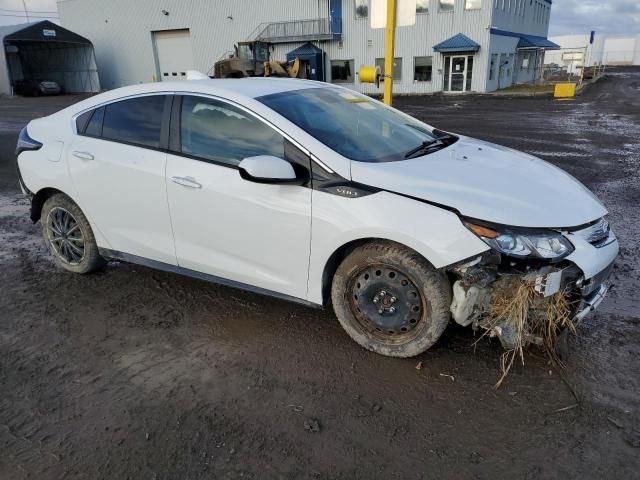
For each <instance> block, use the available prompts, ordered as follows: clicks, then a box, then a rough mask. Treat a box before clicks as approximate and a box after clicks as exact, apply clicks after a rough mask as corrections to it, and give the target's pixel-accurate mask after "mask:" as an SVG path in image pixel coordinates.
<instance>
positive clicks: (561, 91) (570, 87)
mask: <svg viewBox="0 0 640 480" xmlns="http://www.w3.org/2000/svg"><path fill="white" fill-rule="evenodd" d="M553 96H554V97H555V98H571V97H575V96H576V84H575V83H557V84H556V87H555V90H554V92H553Z"/></svg>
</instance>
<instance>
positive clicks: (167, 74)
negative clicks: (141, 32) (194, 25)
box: [153, 29, 194, 81]
mask: <svg viewBox="0 0 640 480" xmlns="http://www.w3.org/2000/svg"><path fill="white" fill-rule="evenodd" d="M153 39H154V45H155V49H156V62H157V69H158V74H159V79H160V80H161V81H167V80H178V79H183V80H184V79H185V76H186V74H187V70H193V68H194V67H193V50H192V49H191V36H190V34H189V29H185V30H165V31H162V32H153Z"/></svg>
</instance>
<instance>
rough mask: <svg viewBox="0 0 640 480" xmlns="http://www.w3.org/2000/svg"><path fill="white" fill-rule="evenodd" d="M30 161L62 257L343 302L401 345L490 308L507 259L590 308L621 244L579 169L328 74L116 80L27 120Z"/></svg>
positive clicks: (71, 266) (525, 275) (378, 341)
mask: <svg viewBox="0 0 640 480" xmlns="http://www.w3.org/2000/svg"><path fill="white" fill-rule="evenodd" d="M17 162H18V166H19V172H20V184H21V188H22V190H23V192H24V193H27V194H29V195H30V196H31V198H32V209H31V218H32V220H33V221H34V222H37V221H40V222H41V224H42V230H43V234H44V237H45V240H46V242H47V244H48V246H49V248H50V250H51V253H52V254H53V255H54V256H55V258H56V259H57V260H58V262H59V263H60V265H61V266H62V267H64V268H65V269H67V270H69V271H72V272H77V273H88V272H91V271H94V270H96V269H98V268H102V267H103V266H104V265H105V264H106V260H108V259H118V260H124V261H127V262H133V263H137V264H141V265H145V266H149V267H153V268H158V269H162V270H168V271H172V272H178V273H181V274H185V275H190V276H193V277H196V278H200V279H204V280H208V281H213V282H217V283H222V284H225V285H230V286H234V287H239V288H243V289H247V290H251V291H256V292H260V293H265V294H269V295H274V296H277V297H281V298H285V299H289V300H293V301H297V302H302V303H304V304H307V305H314V306H325V305H329V304H332V305H333V309H334V311H335V313H336V316H337V317H338V320H339V321H340V323H341V324H342V326H343V327H344V329H345V330H346V331H347V333H348V334H349V335H350V336H351V337H352V338H353V339H354V340H355V341H356V342H358V343H359V344H360V345H362V346H363V347H365V348H368V349H370V350H372V351H375V352H378V353H381V354H384V355H390V356H398V357H408V356H413V355H417V354H419V353H421V352H423V351H425V350H426V349H428V348H429V347H430V346H431V345H433V344H434V343H435V342H436V341H437V340H438V338H439V337H440V335H441V334H442V332H443V331H444V329H445V327H446V325H447V323H448V322H449V320H450V319H451V318H453V319H454V320H455V321H456V322H458V323H460V324H462V325H469V324H474V325H478V324H480V325H482V318H483V316H484V315H486V314H487V305H488V303H487V298H490V297H491V296H492V295H496V294H506V293H505V292H501V291H500V288H501V287H500V285H502V284H503V283H502V282H501V280H502V279H503V278H513V277H514V276H515V277H518V278H520V277H521V278H522V279H528V280H530V281H531V282H533V283H532V284H535V288H536V292H537V294H539V296H540V297H541V298H543V299H544V298H548V297H549V296H551V295H554V294H559V293H562V294H563V295H568V296H570V297H571V298H572V299H573V300H575V301H573V302H572V303H571V305H572V308H573V311H572V316H573V317H574V318H575V319H576V320H578V319H580V318H582V317H583V316H584V315H585V314H586V313H587V312H588V311H591V310H593V308H595V306H597V304H598V303H599V302H600V301H601V300H602V298H603V296H604V294H605V293H606V290H607V286H606V280H607V277H608V275H609V272H610V270H611V267H612V264H613V261H614V259H615V257H616V255H617V253H618V243H617V240H616V238H615V236H614V234H613V232H612V231H611V229H610V228H609V224H608V223H607V221H606V220H605V218H604V216H605V215H606V213H607V211H606V209H605V208H604V206H603V205H602V204H601V203H600V202H599V201H598V199H597V198H596V197H595V196H594V195H593V194H591V193H590V192H589V191H588V190H587V189H586V188H585V187H584V186H583V185H581V184H580V183H579V182H578V181H577V180H575V179H574V178H573V177H571V176H570V175H568V174H567V173H565V172H563V171H561V170H559V169H558V168H556V167H554V166H552V165H550V164H548V163H546V162H544V161H542V160H540V159H538V158H535V157H532V156H530V155H527V154H524V153H520V152H517V151H514V150H511V149H508V148H505V147H501V146H498V145H493V144H490V143H486V142H483V141H479V140H474V139H471V138H468V137H465V136H462V135H456V134H453V133H449V132H444V131H441V130H438V129H435V128H433V127H431V126H429V125H427V124H424V123H422V122H420V121H418V120H416V119H414V118H412V117H410V116H408V115H405V114H403V113H401V112H399V111H397V110H395V109H393V108H389V107H387V106H385V105H383V104H381V103H380V102H377V101H376V100H373V99H371V98H369V97H366V96H363V95H360V94H358V93H355V92H353V91H351V90H347V89H344V88H341V87H338V86H335V85H329V84H325V83H319V82H312V81H304V80H295V79H280V78H272V79H269V78H250V79H229V80H194V81H182V82H175V83H155V84H144V85H135V86H131V87H125V88H120V89H117V90H112V91H108V92H106V93H103V94H100V95H97V96H94V97H92V98H90V99H87V100H84V101H82V102H80V103H77V104H75V105H72V106H70V107H68V108H66V109H64V110H61V111H60V112H57V113H55V114H53V115H50V116H48V117H45V118H40V119H37V120H33V121H31V122H30V123H29V124H28V126H27V127H25V129H24V130H22V132H21V133H20V137H19V141H18V146H17ZM494 327H495V325H494ZM494 330H495V331H494V333H497V334H498V335H499V336H500V337H501V340H503V344H505V346H506V347H512V343H513V342H512V340H510V338H509V335H506V334H505V333H504V332H505V329H504V328H494ZM507 330H508V329H507ZM511 333H513V332H511Z"/></svg>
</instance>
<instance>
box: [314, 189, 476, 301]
mask: <svg viewBox="0 0 640 480" xmlns="http://www.w3.org/2000/svg"><path fill="white" fill-rule="evenodd" d="M312 202H313V208H312V212H313V213H312V217H313V219H312V227H311V257H310V261H309V282H308V291H307V297H308V300H309V301H311V302H314V303H322V287H323V273H324V270H325V266H326V265H327V262H329V260H330V258H331V256H332V255H333V253H334V252H336V251H337V250H338V249H340V248H341V247H342V246H344V245H346V244H348V243H350V242H353V241H355V240H361V239H371V238H377V239H384V240H392V241H394V242H397V243H400V244H403V245H405V246H407V247H409V248H411V249H413V250H415V251H416V252H418V253H419V254H421V255H422V256H423V257H424V258H425V259H427V260H428V261H429V262H430V263H431V264H432V265H433V266H434V267H435V268H443V267H446V266H448V265H451V264H452V263H456V262H459V261H460V260H464V259H466V258H469V257H472V256H474V255H478V254H480V253H482V252H485V251H487V250H488V249H489V247H488V246H487V245H486V244H485V243H484V242H483V241H482V240H480V239H479V238H478V237H476V236H475V235H474V234H473V233H471V232H470V231H469V230H467V228H466V227H465V226H464V225H463V224H462V222H461V221H460V219H459V218H458V216H457V215H456V214H455V213H453V212H451V211H449V210H445V209H444V208H440V207H437V206H434V205H430V204H428V203H425V202H422V201H419V200H414V199H412V198H408V197H404V196H401V195H397V194H393V193H389V192H384V191H383V192H378V193H375V194H371V195H367V196H363V197H359V198H345V197H341V196H338V195H332V194H329V193H325V192H321V191H314V192H313V197H312Z"/></svg>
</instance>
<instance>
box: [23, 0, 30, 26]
mask: <svg viewBox="0 0 640 480" xmlns="http://www.w3.org/2000/svg"><path fill="white" fill-rule="evenodd" d="M22 6H23V7H24V16H25V17H27V23H31V21H30V20H29V10H27V2H26V0H22Z"/></svg>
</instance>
